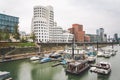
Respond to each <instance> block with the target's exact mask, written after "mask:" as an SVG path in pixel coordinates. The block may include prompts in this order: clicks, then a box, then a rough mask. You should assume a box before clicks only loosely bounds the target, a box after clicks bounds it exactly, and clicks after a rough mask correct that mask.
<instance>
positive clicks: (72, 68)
mask: <svg viewBox="0 0 120 80" xmlns="http://www.w3.org/2000/svg"><path fill="white" fill-rule="evenodd" d="M88 68H89V64H88V61H87V60H79V61H71V62H69V63H68V64H67V67H66V72H67V73H71V74H80V73H81V72H83V71H85V70H86V69H88Z"/></svg>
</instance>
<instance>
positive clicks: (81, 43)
mask: <svg viewBox="0 0 120 80" xmlns="http://www.w3.org/2000/svg"><path fill="white" fill-rule="evenodd" d="M37 44H38V45H41V46H43V45H54V46H55V45H56V46H58V45H59V46H61V45H71V44H72V43H70V42H69V43H37ZM75 44H77V45H78V46H81V45H114V44H119V42H75Z"/></svg>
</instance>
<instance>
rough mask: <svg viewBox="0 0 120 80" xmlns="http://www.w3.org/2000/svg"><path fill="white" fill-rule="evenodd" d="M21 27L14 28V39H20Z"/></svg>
mask: <svg viewBox="0 0 120 80" xmlns="http://www.w3.org/2000/svg"><path fill="white" fill-rule="evenodd" d="M18 28H19V26H18V25H15V26H14V32H13V35H14V38H15V39H16V40H17V39H20V34H19V30H18Z"/></svg>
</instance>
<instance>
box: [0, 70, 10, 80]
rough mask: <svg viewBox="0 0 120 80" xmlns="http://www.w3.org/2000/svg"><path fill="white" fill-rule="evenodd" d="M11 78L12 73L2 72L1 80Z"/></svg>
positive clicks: (0, 74) (0, 72)
mask: <svg viewBox="0 0 120 80" xmlns="http://www.w3.org/2000/svg"><path fill="white" fill-rule="evenodd" d="M9 76H10V72H7V71H0V80H3V79H5V78H7V77H9Z"/></svg>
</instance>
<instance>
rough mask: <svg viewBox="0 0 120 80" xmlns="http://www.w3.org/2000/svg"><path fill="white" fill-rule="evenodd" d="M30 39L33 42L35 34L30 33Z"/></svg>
mask: <svg viewBox="0 0 120 80" xmlns="http://www.w3.org/2000/svg"><path fill="white" fill-rule="evenodd" d="M30 38H31V39H32V40H33V42H35V39H36V36H35V34H34V33H31V36H30Z"/></svg>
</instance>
